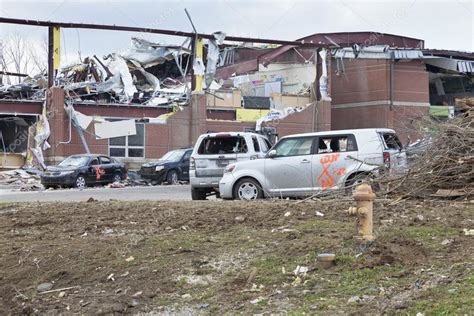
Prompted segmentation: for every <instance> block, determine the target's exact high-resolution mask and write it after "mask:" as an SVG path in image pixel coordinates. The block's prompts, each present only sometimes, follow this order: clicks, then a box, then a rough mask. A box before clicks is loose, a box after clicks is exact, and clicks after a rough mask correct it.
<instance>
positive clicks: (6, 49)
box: [0, 33, 48, 83]
mask: <svg viewBox="0 0 474 316" xmlns="http://www.w3.org/2000/svg"><path fill="white" fill-rule="evenodd" d="M47 56H48V44H47V39H46V38H45V37H44V38H43V40H42V42H41V43H40V44H39V45H35V43H34V41H31V42H30V41H29V40H27V39H25V38H24V37H22V36H21V35H20V34H19V33H14V34H12V35H10V36H8V37H7V38H6V39H4V40H2V41H1V43H0V67H1V69H2V70H4V71H10V72H16V73H24V74H28V75H30V74H31V73H33V72H39V73H44V72H45V71H46V69H47ZM9 77H10V76H4V78H6V81H7V82H8V83H11V81H14V82H17V83H20V82H21V80H22V77H16V79H12V80H11V81H10V78H9Z"/></svg>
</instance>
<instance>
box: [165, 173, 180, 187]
mask: <svg viewBox="0 0 474 316" xmlns="http://www.w3.org/2000/svg"><path fill="white" fill-rule="evenodd" d="M166 182H168V184H178V183H179V179H178V173H177V172H176V170H170V171H169V172H168V175H167V176H166Z"/></svg>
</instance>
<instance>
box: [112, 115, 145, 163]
mask: <svg viewBox="0 0 474 316" xmlns="http://www.w3.org/2000/svg"><path fill="white" fill-rule="evenodd" d="M135 127H136V130H137V133H136V134H135V135H130V136H122V137H113V138H109V156H110V157H122V158H127V157H138V158H142V157H145V124H141V123H136V124H135Z"/></svg>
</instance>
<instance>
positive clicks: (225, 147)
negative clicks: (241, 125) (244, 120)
mask: <svg viewBox="0 0 474 316" xmlns="http://www.w3.org/2000/svg"><path fill="white" fill-rule="evenodd" d="M247 151H248V147H247V142H246V141H245V139H244V138H243V137H241V136H222V137H209V138H205V139H203V141H202V142H201V145H200V146H199V149H198V154H200V155H219V154H240V153H246V152H247Z"/></svg>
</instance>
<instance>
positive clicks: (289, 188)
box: [264, 136, 315, 196]
mask: <svg viewBox="0 0 474 316" xmlns="http://www.w3.org/2000/svg"><path fill="white" fill-rule="evenodd" d="M314 139H315V137H313V136H305V137H290V138H283V139H282V140H281V141H280V142H279V143H278V144H277V145H276V146H275V148H274V149H275V155H274V156H273V157H272V158H266V159H265V167H264V174H265V179H266V180H265V181H266V185H265V186H266V187H267V188H268V190H269V193H270V194H271V195H272V196H302V195H306V194H309V193H311V191H312V170H311V153H312V150H313V143H314Z"/></svg>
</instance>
